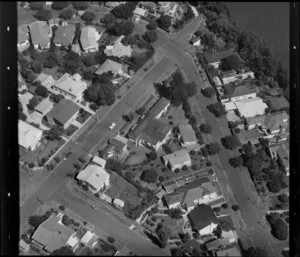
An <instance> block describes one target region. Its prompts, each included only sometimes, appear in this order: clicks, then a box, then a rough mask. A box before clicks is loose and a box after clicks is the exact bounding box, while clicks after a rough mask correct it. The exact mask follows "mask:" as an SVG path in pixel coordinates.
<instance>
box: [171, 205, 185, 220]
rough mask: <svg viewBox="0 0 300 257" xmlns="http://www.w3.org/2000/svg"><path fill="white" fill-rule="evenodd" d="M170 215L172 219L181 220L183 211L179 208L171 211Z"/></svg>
mask: <svg viewBox="0 0 300 257" xmlns="http://www.w3.org/2000/svg"><path fill="white" fill-rule="evenodd" d="M169 215H170V217H171V218H172V219H181V217H182V211H181V210H180V209H178V208H176V209H171V210H169Z"/></svg>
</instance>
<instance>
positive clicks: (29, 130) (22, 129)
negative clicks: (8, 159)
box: [18, 120, 43, 151]
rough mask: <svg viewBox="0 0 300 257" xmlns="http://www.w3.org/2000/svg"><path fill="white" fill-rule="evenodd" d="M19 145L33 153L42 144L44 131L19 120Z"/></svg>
mask: <svg viewBox="0 0 300 257" xmlns="http://www.w3.org/2000/svg"><path fill="white" fill-rule="evenodd" d="M18 133H19V145H20V146H22V147H23V148H25V149H26V150H28V151H33V150H34V149H35V148H36V147H37V146H38V145H39V143H40V140H41V139H42V136H43V131H42V130H40V129H38V128H36V127H34V126H32V125H30V124H28V123H26V122H24V121H22V120H19V123H18Z"/></svg>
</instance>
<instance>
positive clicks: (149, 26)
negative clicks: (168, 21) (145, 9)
mask: <svg viewBox="0 0 300 257" xmlns="http://www.w3.org/2000/svg"><path fill="white" fill-rule="evenodd" d="M146 28H147V29H148V30H155V29H156V28H157V23H156V21H150V22H149V23H148V24H147V25H146Z"/></svg>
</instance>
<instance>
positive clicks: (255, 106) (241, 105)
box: [235, 97, 268, 118]
mask: <svg viewBox="0 0 300 257" xmlns="http://www.w3.org/2000/svg"><path fill="white" fill-rule="evenodd" d="M235 105H236V107H237V110H238V113H239V115H240V117H244V118H249V117H254V116H256V115H263V114H265V112H266V109H267V108H268V106H267V105H266V104H265V103H264V102H263V100H262V99H261V98H260V97H255V98H250V99H247V100H241V101H237V102H235Z"/></svg>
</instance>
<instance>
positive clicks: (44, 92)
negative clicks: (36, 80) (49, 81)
mask: <svg viewBox="0 0 300 257" xmlns="http://www.w3.org/2000/svg"><path fill="white" fill-rule="evenodd" d="M35 93H36V94H37V95H38V96H41V97H43V98H47V97H48V95H49V93H48V90H47V88H46V87H44V86H38V87H37V88H36V89H35Z"/></svg>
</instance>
